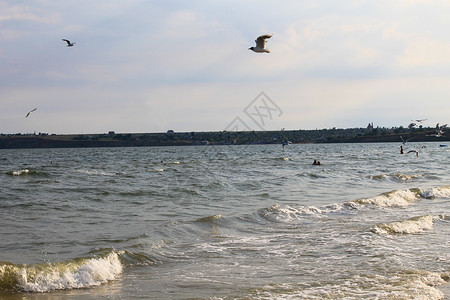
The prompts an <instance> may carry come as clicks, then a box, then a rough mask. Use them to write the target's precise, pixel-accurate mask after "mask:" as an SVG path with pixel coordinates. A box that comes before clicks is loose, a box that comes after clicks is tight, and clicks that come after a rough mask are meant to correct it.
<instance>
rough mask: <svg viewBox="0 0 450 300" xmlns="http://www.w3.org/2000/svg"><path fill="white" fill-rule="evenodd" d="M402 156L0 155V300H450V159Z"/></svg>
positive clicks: (365, 147) (379, 149) (378, 148)
mask: <svg viewBox="0 0 450 300" xmlns="http://www.w3.org/2000/svg"><path fill="white" fill-rule="evenodd" d="M399 147H400V145H399V144H394V143H382V144H325V145H289V146H288V147H286V148H285V150H282V148H281V145H252V146H202V147H142V148H90V149H27V150H0V163H1V164H0V180H1V181H0V226H1V228H2V230H1V232H0V238H1V239H0V296H1V298H2V299H3V298H5V299H60V298H61V297H63V298H70V299H90V298H91V299H97V298H99V297H109V298H113V299H120V298H127V299H128V298H145V299H152V298H154V299H186V298H205V299H208V298H215V299H235V298H247V299H249V298H250V299H253V298H255V299H273V298H281V299H299V298H304V299H323V298H325V299H327V298H328V299H336V298H337V299H339V298H345V299H360V298H379V299H442V298H445V297H447V298H448V297H449V296H450V294H449V284H448V282H449V275H450V263H449V261H450V259H449V258H450V257H449V256H450V255H449V254H448V253H450V238H449V237H450V235H449V233H450V228H449V225H450V215H449V211H450V210H449V209H450V175H449V172H448V161H449V155H450V151H449V150H448V149H447V148H443V147H439V144H437V143H410V144H408V148H407V150H410V149H417V150H419V157H416V156H415V155H413V154H403V155H400V154H399ZM314 159H319V160H320V161H321V162H322V165H320V166H313V165H312V162H313V160H314Z"/></svg>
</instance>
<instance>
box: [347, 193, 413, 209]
mask: <svg viewBox="0 0 450 300" xmlns="http://www.w3.org/2000/svg"><path fill="white" fill-rule="evenodd" d="M418 198H419V195H418V194H417V193H416V192H415V191H414V190H397V191H392V192H389V193H383V194H381V195H378V196H375V197H372V198H365V199H358V200H355V201H352V202H354V203H357V204H363V205H367V204H372V205H375V206H379V207H391V206H408V205H411V204H412V203H413V202H414V201H416V200H417V199H418Z"/></svg>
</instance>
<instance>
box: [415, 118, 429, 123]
mask: <svg viewBox="0 0 450 300" xmlns="http://www.w3.org/2000/svg"><path fill="white" fill-rule="evenodd" d="M426 120H428V119H419V120H411V121H416V122H417V123H422V122H423V121H426Z"/></svg>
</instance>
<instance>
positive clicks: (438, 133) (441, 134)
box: [427, 130, 445, 138]
mask: <svg viewBox="0 0 450 300" xmlns="http://www.w3.org/2000/svg"><path fill="white" fill-rule="evenodd" d="M444 133H445V131H442V130H437V131H436V134H427V136H434V137H437V138H439V137H443V136H444Z"/></svg>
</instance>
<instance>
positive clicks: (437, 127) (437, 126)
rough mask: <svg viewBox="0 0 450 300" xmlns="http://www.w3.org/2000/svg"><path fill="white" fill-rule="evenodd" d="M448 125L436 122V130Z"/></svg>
mask: <svg viewBox="0 0 450 300" xmlns="http://www.w3.org/2000/svg"><path fill="white" fill-rule="evenodd" d="M445 127H447V124H445V125H441V126H439V123H437V124H436V130H442V129H444V128H445Z"/></svg>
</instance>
